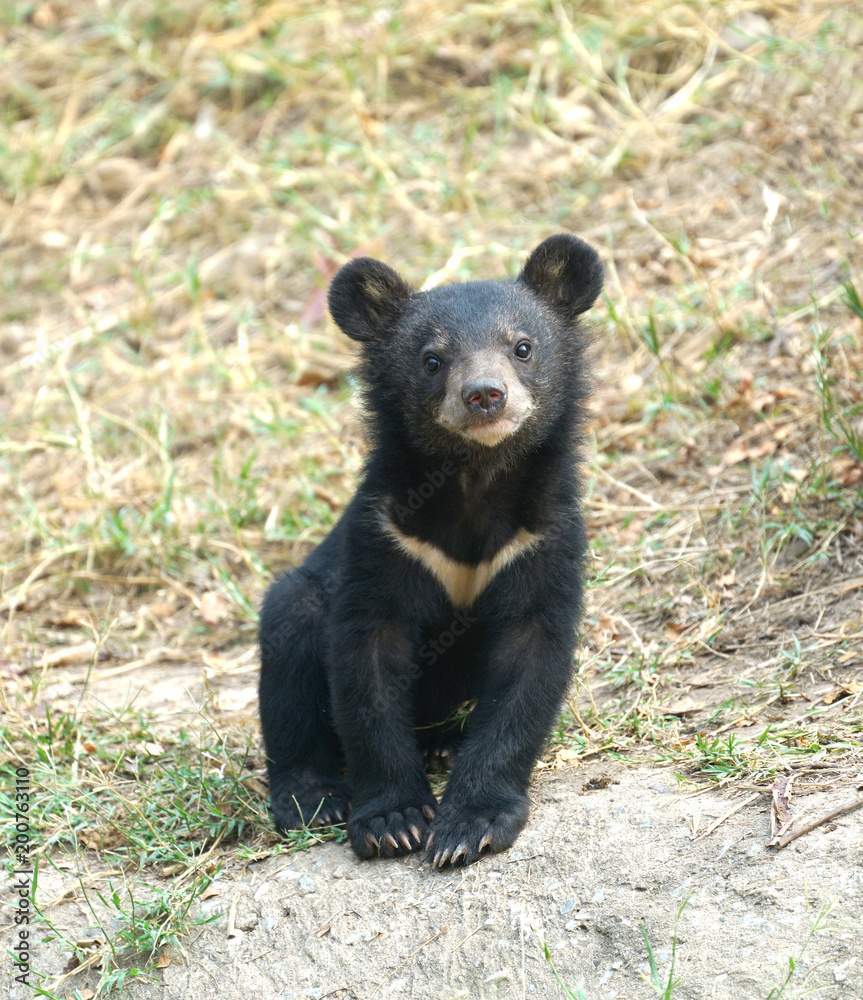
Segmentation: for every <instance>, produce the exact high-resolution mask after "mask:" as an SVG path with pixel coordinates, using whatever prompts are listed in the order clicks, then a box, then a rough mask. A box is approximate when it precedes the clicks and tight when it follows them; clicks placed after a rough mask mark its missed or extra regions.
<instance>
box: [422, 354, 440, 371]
mask: <svg viewBox="0 0 863 1000" xmlns="http://www.w3.org/2000/svg"><path fill="white" fill-rule="evenodd" d="M423 364H424V365H425V370H426V371H427V372H436V371H439V370H440V358H436V357H435V356H434V355H433V354H429V355H428V357H427V358H426V359H425V361H423Z"/></svg>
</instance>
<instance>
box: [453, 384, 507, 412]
mask: <svg viewBox="0 0 863 1000" xmlns="http://www.w3.org/2000/svg"><path fill="white" fill-rule="evenodd" d="M461 398H462V400H463V401H464V405H465V406H466V407H467V408H468V409H469V410H470V411H471V412H472V413H497V412H498V411H499V410H502V409H503V408H504V406H506V386H505V385H504V384H503V382H498V381H496V380H493V379H483V380H482V381H478V382H468V383H467V384H466V385H464V386H463V387H462V390H461Z"/></svg>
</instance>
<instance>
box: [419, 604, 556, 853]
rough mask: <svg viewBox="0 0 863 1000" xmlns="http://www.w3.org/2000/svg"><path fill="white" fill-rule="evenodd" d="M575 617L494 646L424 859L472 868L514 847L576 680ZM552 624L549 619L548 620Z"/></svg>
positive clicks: (517, 626)
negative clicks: (531, 788)
mask: <svg viewBox="0 0 863 1000" xmlns="http://www.w3.org/2000/svg"><path fill="white" fill-rule="evenodd" d="M568 619H570V616H568V615H563V616H562V620H563V627H562V628H561V627H559V626H558V627H555V628H554V629H551V628H549V626H548V625H547V624H544V623H543V621H542V620H541V619H540V618H539V616H536V617H533V618H530V619H527V620H525V619H522V620H521V621H517V622H513V623H512V624H510V625H508V626H506V627H504V628H502V629H501V630H500V632H499V633H498V635H497V636H496V637H495V638H494V639H493V640H492V642H491V644H490V649H489V654H488V662H487V666H486V670H485V676H484V678H483V682H482V689H481V692H480V694H479V698H478V703H477V706H476V708H475V709H474V712H473V714H472V716H471V718H470V720H469V722H468V725H467V732H466V734H465V738H464V742H463V743H462V746H461V748H460V750H459V754H458V757H457V758H456V761H455V766H454V768H453V771H452V774H451V775H450V779H449V783H448V785H447V789H446V792H445V794H444V797H443V800H442V801H441V804H440V807H439V809H438V813H437V816H436V817H435V820H434V822H433V824H432V827H431V834H430V837H429V841H428V848H429V850H428V855H427V859H428V861H430V862H431V863H432V864H434V865H439V866H443V865H445V864H470V863H472V862H474V861H476V860H477V858H478V857H479V856H480V855H481V854H482V853H483V851H485V850H488V851H490V852H496V851H503V850H505V849H506V848H508V847H511V846H512V845H513V843H514V842H515V839H516V837H517V836H518V834H519V833H520V832H521V830H522V828H523V827H524V825H525V823H526V822H527V818H528V812H529V805H530V803H529V799H528V797H527V785H528V782H529V780H530V774H531V771H532V770H533V766H534V764H535V763H536V760H537V758H538V756H539V754H540V752H541V751H542V748H543V745H544V743H545V740H546V739H547V737H548V734H549V732H550V731H551V728H552V726H553V724H554V720H555V718H556V715H557V712H558V710H559V708H560V704H561V702H562V701H563V698H564V695H565V693H566V689H567V686H568V683H569V679H570V676H571V672H572V653H573V646H574V632H573V629H572V627H571V622H570V621H569V620H568ZM545 621H546V622H547V621H548V619H547V618H546V619H545Z"/></svg>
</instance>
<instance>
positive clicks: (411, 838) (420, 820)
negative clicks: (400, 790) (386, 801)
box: [348, 796, 437, 858]
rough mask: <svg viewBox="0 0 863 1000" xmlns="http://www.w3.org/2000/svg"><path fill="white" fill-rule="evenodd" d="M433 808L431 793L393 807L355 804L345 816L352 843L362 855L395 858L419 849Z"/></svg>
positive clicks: (433, 812)
mask: <svg viewBox="0 0 863 1000" xmlns="http://www.w3.org/2000/svg"><path fill="white" fill-rule="evenodd" d="M436 809H437V802H436V801H435V800H434V799H433V798H432V797H431V796H429V797H428V799H426V800H424V801H423V800H420V801H419V802H417V803H415V804H413V805H406V804H401V805H399V806H398V807H397V808H393V809H382V808H374V807H373V806H371V807H357V808H355V809H354V810H353V811H352V812H351V815H350V818H349V819H348V836H349V837H350V838H351V847H353V849H354V851H355V852H356V853H357V854H358V855H359V856H360V857H361V858H374V857H382V858H394V857H400V856H402V855H404V854H410V853H411V852H412V851H417V850H420V849H421V848H422V847H423V845H424V844H425V842H426V839H427V837H428V831H429V823H430V822H431V821H432V819H434V815H435V810H436Z"/></svg>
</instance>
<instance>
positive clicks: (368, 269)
mask: <svg viewBox="0 0 863 1000" xmlns="http://www.w3.org/2000/svg"><path fill="white" fill-rule="evenodd" d="M413 291H414V290H413V289H412V288H411V286H410V285H409V284H408V283H407V282H406V281H404V280H403V279H402V278H400V277H399V276H398V275H397V274H396V272H395V271H394V270H393V269H392V268H391V267H387V265H386V264H382V263H381V262H380V261H379V260H373V259H372V258H371V257H358V258H357V259H356V260H352V261H351V262H350V263H348V264H345V266H344V267H343V268H342V269H341V270H340V271H339V273H338V274H337V275H336V276H335V278H333V282H332V284H331V285H330V293H329V297H328V301H329V306H330V314H331V315H332V317H333V319H334V320H335V321H336V323H338V325H339V327H340V328H341V329H342V330H343V331H344V332H345V333H346V334H347V335H348V336H349V337H352V338H353V339H354V340H360V341H364V342H366V343H368V342H369V341H372V340H376V339H377V338H378V337H381V336H383V335H384V334H385V333H386V332H387V327H388V326H389V325H390V324H391V323H392V322H393V320H395V318H396V316H398V314H399V313H400V312H401V310H402V309H403V308H404V306H405V305H406V303H407V301H408V299H409V298H410V297H411V296H412V295H413Z"/></svg>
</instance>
